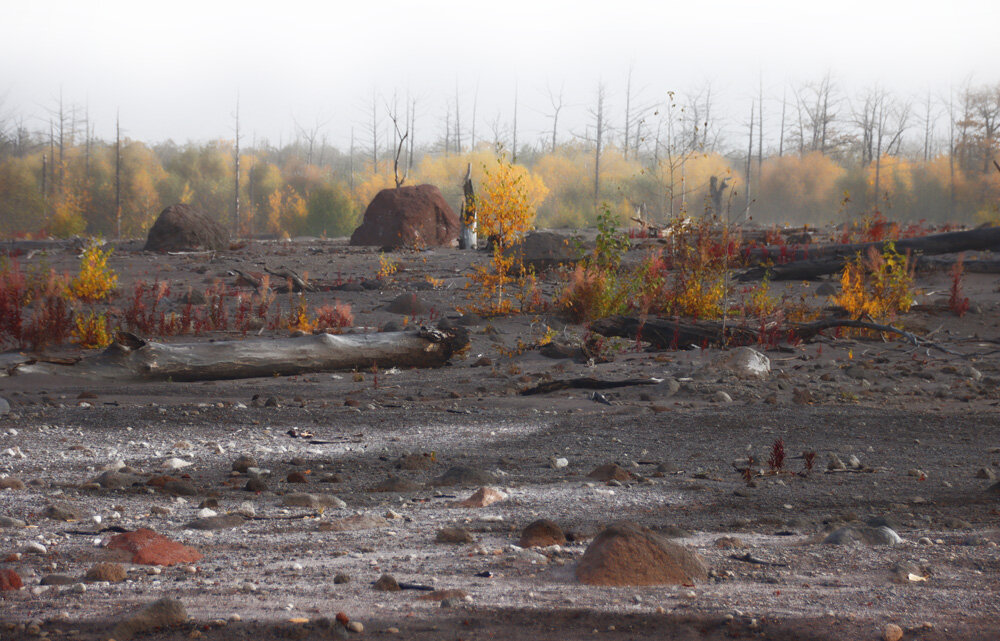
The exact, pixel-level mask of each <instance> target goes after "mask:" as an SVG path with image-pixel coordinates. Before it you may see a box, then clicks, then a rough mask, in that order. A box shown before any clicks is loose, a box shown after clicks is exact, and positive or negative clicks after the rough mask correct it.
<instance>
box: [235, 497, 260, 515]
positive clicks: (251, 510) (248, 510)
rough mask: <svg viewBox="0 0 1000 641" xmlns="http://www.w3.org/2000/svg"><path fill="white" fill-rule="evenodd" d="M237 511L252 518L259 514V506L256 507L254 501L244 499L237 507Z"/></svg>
mask: <svg viewBox="0 0 1000 641" xmlns="http://www.w3.org/2000/svg"><path fill="white" fill-rule="evenodd" d="M236 513H237V514H239V515H241V516H245V517H247V518H248V519H252V518H253V517H255V516H257V508H255V507H254V506H253V503H251V502H250V501H243V502H242V503H240V506H239V507H238V508H236Z"/></svg>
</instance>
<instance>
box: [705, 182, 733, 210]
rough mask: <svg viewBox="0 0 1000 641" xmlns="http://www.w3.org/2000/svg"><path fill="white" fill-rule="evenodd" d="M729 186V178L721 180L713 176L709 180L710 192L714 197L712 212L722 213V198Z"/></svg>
mask: <svg viewBox="0 0 1000 641" xmlns="http://www.w3.org/2000/svg"><path fill="white" fill-rule="evenodd" d="M728 187H729V179H728V178H723V179H722V180H721V181H720V180H719V179H718V178H716V177H715V176H712V177H711V178H710V179H709V181H708V194H709V197H710V198H711V199H712V213H713V214H715V215H716V216H719V215H721V214H722V198H723V196H724V195H725V193H726V189H727V188H728Z"/></svg>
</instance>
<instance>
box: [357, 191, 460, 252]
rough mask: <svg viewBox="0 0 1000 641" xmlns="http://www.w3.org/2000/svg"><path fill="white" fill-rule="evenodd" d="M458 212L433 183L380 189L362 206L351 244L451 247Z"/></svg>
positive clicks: (454, 238)
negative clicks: (360, 218)
mask: <svg viewBox="0 0 1000 641" xmlns="http://www.w3.org/2000/svg"><path fill="white" fill-rule="evenodd" d="M458 231H459V223H458V216H456V215H455V212H454V211H452V209H451V207H450V206H449V205H448V202H447V201H446V200H445V199H444V196H442V195H441V191H440V190H439V189H438V188H437V187H435V186H434V185H416V186H412V187H397V188H396V189H383V190H382V191H380V192H379V193H378V194H376V195H375V198H374V199H372V202H371V204H369V205H368V209H366V210H365V215H364V219H363V220H362V221H361V226H360V227H358V228H357V229H355V230H354V233H353V234H351V244H352V245H375V246H377V247H386V248H397V247H417V248H420V247H450V246H452V245H454V244H455V243H456V242H457V241H458Z"/></svg>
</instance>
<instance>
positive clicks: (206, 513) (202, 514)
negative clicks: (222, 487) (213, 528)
mask: <svg viewBox="0 0 1000 641" xmlns="http://www.w3.org/2000/svg"><path fill="white" fill-rule="evenodd" d="M218 515H219V513H218V512H216V511H215V510H210V509H209V508H207V507H203V508H201V509H200V510H198V518H199V519H207V518H208V517H210V516H218Z"/></svg>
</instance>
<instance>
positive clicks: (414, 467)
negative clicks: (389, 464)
mask: <svg viewBox="0 0 1000 641" xmlns="http://www.w3.org/2000/svg"><path fill="white" fill-rule="evenodd" d="M432 465H434V458H433V457H432V456H431V455H430V454H427V453H424V454H407V455H406V456H401V457H400V458H399V460H398V461H396V468H397V469H400V470H409V471H411V472H416V471H420V470H429V469H431V466H432Z"/></svg>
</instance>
